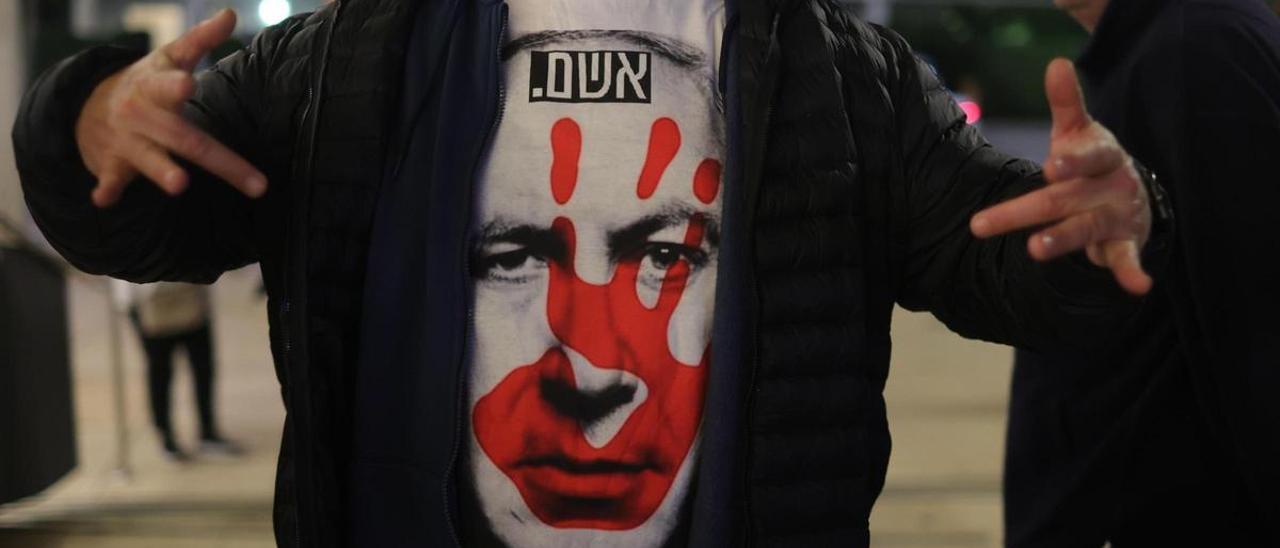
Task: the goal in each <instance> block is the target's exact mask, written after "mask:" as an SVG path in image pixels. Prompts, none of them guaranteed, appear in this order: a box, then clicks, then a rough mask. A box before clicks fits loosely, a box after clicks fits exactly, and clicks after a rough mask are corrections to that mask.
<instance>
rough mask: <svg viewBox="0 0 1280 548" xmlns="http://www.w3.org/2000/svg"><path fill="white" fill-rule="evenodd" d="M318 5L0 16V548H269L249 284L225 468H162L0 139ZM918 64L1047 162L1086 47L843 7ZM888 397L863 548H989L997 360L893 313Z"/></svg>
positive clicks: (966, 6)
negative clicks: (50, 85)
mask: <svg viewBox="0 0 1280 548" xmlns="http://www.w3.org/2000/svg"><path fill="white" fill-rule="evenodd" d="M321 3H323V2H322V1H321V0H235V1H229V0H188V1H185V2H175V1H167V2H159V1H154V2H153V1H136V0H0V120H3V121H4V131H3V132H0V134H2V135H0V546H5V547H8V546H15V547H19V546H20V547H46V546H49V547H53V546H57V547H76V548H79V547H88V546H94V547H101V546H106V547H131V548H133V547H151V546H155V547H224V546H225V547H230V546H236V547H240V546H249V547H252V546H271V545H273V543H272V540H271V525H270V519H271V517H270V516H271V514H270V508H271V494H272V488H273V479H272V478H273V476H274V471H275V458H276V454H277V450H278V446H279V435H280V427H281V423H282V420H283V408H282V405H281V403H280V394H279V386H278V384H277V382H276V379H275V374H274V371H273V368H272V365H271V361H270V356H269V355H268V342H267V331H266V315H265V309H264V303H263V300H262V297H261V296H260V295H259V294H258V287H259V284H260V280H259V274H258V272H257V271H256V269H253V268H249V269H245V270H242V271H237V272H232V273H229V274H228V275H226V276H224V277H223V278H222V280H221V281H219V282H218V284H216V286H215V287H214V288H213V291H212V303H213V318H214V319H213V334H214V347H215V351H214V354H215V359H216V361H217V363H218V372H217V376H216V390H215V393H216V399H217V402H218V405H217V409H218V415H219V419H220V422H221V425H220V426H221V430H222V433H223V434H224V435H225V436H227V437H228V438H229V439H231V440H234V441H235V442H237V443H238V444H239V445H241V446H243V448H244V449H245V450H246V451H245V453H244V454H243V455H240V456H236V457H226V456H224V457H216V458H215V457H207V456H203V455H201V456H197V457H196V458H194V459H192V460H190V461H185V462H175V461H172V460H167V459H165V458H164V454H163V453H162V452H161V451H160V444H159V441H158V439H157V435H156V433H155V431H154V429H153V428H152V426H151V421H150V412H149V409H148V406H147V389H146V378H145V367H146V366H145V361H144V358H143V354H142V350H141V347H140V344H139V342H138V337H137V336H136V334H135V333H134V332H133V329H132V326H131V325H130V323H129V322H128V320H127V319H126V318H124V315H123V314H122V313H121V312H120V311H119V309H118V307H115V306H112V299H111V295H110V291H109V289H108V284H107V283H106V282H105V281H104V280H102V279H97V278H93V277H89V276H85V275H81V274H74V273H71V272H70V271H69V270H68V269H67V267H66V266H65V265H64V264H63V263H62V262H61V261H59V260H58V259H56V258H55V256H54V255H53V254H52V252H51V250H49V249H48V247H47V245H46V244H44V243H43V240H42V239H41V238H40V236H39V234H38V232H37V231H36V230H35V229H34V225H33V223H32V221H31V220H30V218H29V216H28V214H27V212H26V208H25V206H24V205H23V203H22V197H21V193H20V190H19V186H18V181H17V173H16V170H15V168H14V165H13V152H12V144H11V143H10V142H9V127H10V125H11V124H12V121H13V119H14V116H15V111H16V109H17V105H18V102H19V99H20V97H21V93H22V91H23V90H24V89H25V88H26V86H27V84H28V83H29V82H30V81H31V80H32V79H33V78H34V77H36V76H37V75H39V74H40V73H41V72H42V71H44V70H45V69H46V68H48V67H49V66H50V65H51V64H53V63H56V62H57V61H58V60H59V59H61V58H64V57H66V56H68V55H70V54H72V53H74V52H76V51H79V50H81V49H83V48H85V47H87V46H89V45H92V44H98V43H104V42H111V43H120V44H128V45H133V46H139V47H150V46H151V45H156V44H162V43H165V42H167V41H169V40H171V39H173V38H174V37H176V36H178V35H179V34H180V33H181V32H182V30H183V29H184V28H186V27H188V26H190V25H191V24H193V23H194V22H196V21H199V20H200V19H203V18H204V17H205V16H207V15H209V14H211V13H212V12H214V11H216V10H218V9H221V8H224V7H232V8H235V9H237V10H238V12H239V13H240V21H241V25H240V28H239V30H238V33H237V36H236V37H235V40H233V43H229V44H227V45H226V46H224V48H222V52H223V53H226V52H229V51H233V50H234V48H236V47H238V46H239V44H241V43H245V42H247V41H248V40H249V39H250V38H251V37H252V36H253V34H255V33H256V32H257V31H258V30H260V29H261V28H262V27H263V26H265V25H269V24H272V23H274V22H276V21H279V20H280V19H283V18H284V17H286V16H287V15H289V14H291V13H298V12H304V11H309V10H312V9H315V8H316V7H318V6H319V5H320V4H321ZM850 5H851V6H852V7H853V8H854V9H856V10H858V11H859V12H861V13H862V14H863V15H864V17H866V18H868V19H870V20H872V21H875V22H878V23H881V24H887V25H889V26H891V27H893V28H894V29H896V30H897V31H898V32H899V33H901V34H903V35H904V36H906V38H907V39H908V40H909V41H910V42H911V43H912V44H913V45H914V46H915V47H916V48H917V49H918V50H919V52H920V53H921V55H922V56H923V57H925V58H926V59H927V60H929V61H930V63H932V64H933V65H934V67H935V69H936V70H937V72H938V73H939V74H940V75H941V76H942V77H943V78H944V79H945V81H946V82H947V83H948V85H949V86H950V87H951V88H952V90H953V92H954V94H955V96H956V99H957V101H958V102H959V103H960V104H961V105H962V107H963V108H964V109H965V111H966V113H968V115H969V117H970V120H969V121H970V123H973V124H977V125H979V127H980V128H981V130H982V131H983V132H984V133H985V134H986V135H987V137H988V138H989V139H990V140H992V141H993V142H995V143H996V144H997V145H998V146H1000V147H1002V148H1004V149H1005V150H1008V151H1010V152H1012V153H1014V154H1017V155H1020V156H1024V157H1028V158H1033V159H1040V158H1042V157H1043V156H1044V155H1045V153H1046V152H1047V150H1046V148H1047V143H1048V127H1049V126H1048V112H1047V108H1046V106H1045V102H1044V96H1043V89H1042V80H1043V70H1044V67H1045V65H1046V64H1047V63H1048V61H1049V60H1050V59H1051V58H1052V57H1055V56H1073V55H1074V54H1075V53H1076V52H1077V51H1078V50H1079V48H1080V47H1081V46H1082V45H1083V43H1084V41H1085V35H1084V33H1083V31H1081V30H1080V29H1079V28H1078V27H1077V26H1076V25H1075V23H1074V22H1072V21H1070V20H1069V19H1068V18H1067V17H1066V16H1065V15H1063V14H1061V13H1059V12H1057V11H1056V10H1055V9H1054V8H1053V7H1052V5H1051V3H1050V2H1049V0H973V1H954V0H877V1H869V2H852V3H850ZM894 342H895V349H894V359H893V362H894V363H893V369H892V374H891V376H890V382H889V386H888V389H887V398H888V403H889V413H890V421H891V425H892V430H893V435H894V450H893V458H892V461H891V464H890V471H889V478H888V484H887V486H886V487H885V491H884V494H883V496H882V497H881V498H880V501H879V504H878V505H877V507H876V510H875V514H874V515H873V517H872V531H873V544H874V545H876V546H882V547H957V548H964V547H994V546H999V545H1000V540H1001V539H1000V536H1001V535H1000V528H1001V516H1000V469H1001V460H1002V454H1003V434H1004V428H1005V418H1004V417H1005V407H1006V404H1007V390H1008V384H1009V371H1010V360H1011V353H1010V351H1009V350H1008V349H1007V348H1003V347H997V346H993V345H986V344H981V343H974V342H969V341H964V340H961V339H960V338H958V337H956V336H954V335H952V334H950V333H949V332H947V330H946V329H945V328H944V327H942V326H941V325H940V324H938V323H937V322H936V321H934V320H933V319H932V318H931V317H928V316H924V315H917V314H909V313H906V312H903V311H899V312H898V317H897V318H896V321H895V324H894ZM185 365H186V362H185V360H184V359H179V363H178V366H177V367H176V370H175V371H176V376H175V385H174V389H173V396H174V399H173V406H172V408H173V417H174V422H175V425H174V426H175V430H176V432H177V437H178V439H177V442H178V443H179V445H184V446H187V447H191V446H194V444H195V443H196V440H195V437H196V436H197V427H196V413H195V405H194V403H193V401H192V400H193V399H194V396H193V390H192V378H191V375H190V372H189V368H187V367H185Z"/></svg>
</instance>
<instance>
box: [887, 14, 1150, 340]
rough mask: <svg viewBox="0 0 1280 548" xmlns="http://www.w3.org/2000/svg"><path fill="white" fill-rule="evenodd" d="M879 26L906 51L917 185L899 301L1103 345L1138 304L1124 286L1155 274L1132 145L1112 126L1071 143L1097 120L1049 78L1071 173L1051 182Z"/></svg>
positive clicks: (902, 118) (964, 328)
mask: <svg viewBox="0 0 1280 548" xmlns="http://www.w3.org/2000/svg"><path fill="white" fill-rule="evenodd" d="M882 32H883V33H884V35H883V36H884V39H885V41H886V43H887V44H889V48H890V50H891V51H892V52H894V54H895V55H896V57H891V59H892V62H893V63H894V64H893V65H892V66H891V67H890V70H889V72H890V74H891V75H893V76H895V77H896V81H895V83H896V89H893V90H891V93H893V94H894V97H895V99H894V105H895V108H896V114H897V122H898V129H899V138H900V140H901V141H900V144H899V146H900V147H901V151H902V161H903V169H904V172H905V174H904V175H905V181H906V184H907V188H906V189H905V192H904V193H903V199H902V204H901V207H899V208H897V210H896V211H898V212H899V214H900V215H903V217H904V219H903V221H902V223H903V235H902V239H901V241H900V243H901V245H902V249H903V259H904V260H903V272H902V278H901V283H902V285H901V286H900V288H899V293H898V302H899V304H901V305H902V306H903V307H905V308H907V309H910V310H916V311H922V310H927V311H929V312H932V313H933V314H934V315H935V316H937V317H938V318H939V319H940V320H942V321H943V322H944V323H945V324H946V325H947V326H948V327H949V328H951V329H952V330H953V331H956V332H957V333H959V334H961V335H964V336H966V337H970V338H978V339H984V340H988V341H993V342H998V343H1003V344H1010V345H1016V346H1022V347H1027V348H1032V349H1043V350H1049V349H1068V350H1077V349H1088V348H1094V347H1097V346H1100V345H1103V344H1105V343H1106V342H1107V340H1106V339H1107V335H1108V334H1109V333H1111V332H1113V330H1114V328H1115V327H1116V326H1118V325H1119V324H1121V323H1122V322H1124V321H1126V320H1127V319H1128V318H1129V317H1130V316H1131V315H1132V312H1133V311H1134V310H1136V308H1137V305H1138V302H1139V301H1138V299H1136V298H1135V297H1133V296H1131V295H1129V294H1126V291H1125V290H1126V289H1128V291H1129V292H1132V293H1144V292H1145V291H1146V289H1147V287H1149V284H1150V280H1149V278H1147V277H1146V274H1145V272H1144V271H1143V270H1142V268H1141V266H1140V265H1139V260H1138V257H1137V253H1138V251H1139V248H1140V247H1141V246H1142V245H1143V243H1145V239H1146V236H1147V228H1148V227H1149V224H1148V223H1149V222H1150V219H1151V215H1150V211H1149V209H1148V208H1149V206H1148V201H1147V190H1146V188H1145V187H1144V184H1143V181H1141V180H1140V179H1141V175H1139V173H1138V170H1136V169H1134V168H1132V167H1129V165H1130V164H1129V159H1128V156H1127V155H1125V154H1124V153H1123V150H1121V149H1119V147H1118V145H1115V143H1114V139H1113V138H1110V135H1109V134H1105V135H1104V137H1106V138H1110V139H1111V140H1110V141H1109V142H1108V141H1106V139H1101V140H1096V142H1097V143H1101V144H1100V145H1099V146H1096V147H1093V148H1090V147H1084V148H1083V149H1081V147H1079V146H1078V143H1067V142H1065V141H1066V140H1068V139H1070V138H1073V137H1071V134H1070V132H1069V131H1068V130H1066V129H1063V128H1064V127H1068V128H1075V127H1077V126H1079V127H1081V128H1083V127H1085V126H1087V125H1088V124H1089V123H1092V122H1091V120H1088V117H1087V115H1084V114H1083V111H1082V106H1080V107H1079V108H1080V109H1081V110H1080V111H1078V112H1077V111H1074V110H1071V108H1076V107H1075V106H1072V107H1070V108H1066V107H1063V105H1062V104H1061V103H1064V102H1069V101H1063V98H1064V97H1065V96H1066V95H1067V94H1064V93H1063V94H1059V96H1058V97H1055V96H1054V92H1053V91H1051V92H1050V102H1051V103H1056V104H1054V107H1055V108H1054V110H1055V130H1054V139H1055V145H1054V146H1055V148H1057V149H1059V150H1058V151H1056V152H1055V154H1056V157H1058V158H1063V159H1064V163H1063V164H1062V165H1059V166H1055V169H1056V171H1057V172H1058V174H1059V175H1065V176H1060V177H1057V180H1056V181H1052V180H1049V181H1047V180H1046V176H1045V173H1044V172H1043V171H1042V170H1041V169H1040V168H1039V167H1038V166H1036V165H1035V164H1034V163H1032V162H1029V161H1026V160H1020V159H1016V158H1013V157H1010V156H1008V155H1005V154H1003V153H1001V152H1000V151H997V150H996V149H995V148H993V147H992V146H991V145H990V144H989V143H988V142H987V141H986V140H985V139H984V138H983V137H982V136H981V134H980V133H979V132H978V131H977V130H976V129H974V128H973V127H972V126H970V125H968V124H967V123H966V121H965V114H964V112H963V111H961V110H960V109H959V108H958V107H957V106H956V105H955V102H954V100H953V99H952V98H951V96H950V94H949V93H948V92H947V91H946V90H945V89H944V88H943V86H942V84H941V83H940V82H939V81H938V79H937V77H936V76H935V75H934V74H933V71H932V70H931V69H930V68H929V67H928V66H927V65H925V64H924V63H923V62H921V61H919V60H918V59H916V58H915V56H914V55H913V54H912V53H911V51H910V49H909V47H908V46H907V45H906V43H905V41H903V40H902V39H901V38H900V37H898V36H897V35H895V34H893V33H892V32H890V31H882ZM1054 70H1059V71H1061V70H1062V69H1061V67H1057V68H1055V67H1051V68H1050V73H1051V74H1050V76H1049V79H1050V80H1052V79H1054V78H1057V77H1058V76H1056V75H1053V74H1052V73H1053V72H1054ZM1070 85H1071V86H1072V87H1074V86H1075V82H1074V78H1072V79H1071V81H1070ZM1073 91H1075V90H1073ZM1077 93H1078V91H1077ZM1077 100H1078V97H1077ZM1102 131H1103V132H1104V133H1105V130H1102ZM1107 147H1113V148H1114V150H1105V152H1106V154H1105V155H1098V154H1096V152H1097V151H1096V150H1094V149H1099V150H1101V149H1104V148H1107ZM1100 156H1108V157H1106V158H1101V157H1100ZM1121 160H1122V161H1123V163H1120V162H1121ZM1100 162H1108V163H1107V164H1106V165H1107V167H1097V166H1100V165H1102V164H1101V163H1100ZM1110 162H1116V163H1115V165H1114V166H1112V165H1111V163H1110ZM1095 167H1097V169H1095ZM1067 170H1074V171H1075V172H1076V173H1074V174H1071V173H1067ZM1147 182H1148V183H1150V181H1147ZM1047 183H1051V184H1047ZM1108 204H1118V205H1117V206H1112V205H1108ZM1118 217H1124V219H1119V220H1118ZM1120 225H1126V226H1124V227H1121V226H1120ZM1129 230H1132V233H1130V232H1128V231H1129ZM975 232H977V233H979V235H980V236H982V237H978V236H975ZM1046 236H1047V237H1048V238H1046ZM1158 244H1160V245H1162V244H1163V242H1158ZM1083 250H1087V251H1088V258H1086V256H1085V255H1086V254H1085V253H1082V252H1079V251H1083Z"/></svg>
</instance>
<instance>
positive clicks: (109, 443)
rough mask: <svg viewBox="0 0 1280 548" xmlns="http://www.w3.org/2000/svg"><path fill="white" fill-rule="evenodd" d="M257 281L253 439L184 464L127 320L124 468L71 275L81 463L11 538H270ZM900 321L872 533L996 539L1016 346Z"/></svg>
mask: <svg viewBox="0 0 1280 548" xmlns="http://www.w3.org/2000/svg"><path fill="white" fill-rule="evenodd" d="M256 284H257V273H256V271H253V270H244V271H240V272H235V273H231V274H229V275H227V276H226V277H224V279H223V281H221V282H219V284H218V286H217V287H216V289H215V295H216V302H217V306H218V322H217V326H216V329H217V335H218V346H217V351H218V352H219V354H220V356H219V357H220V360H219V361H220V368H221V369H220V370H219V372H218V375H219V376H218V379H217V382H218V399H219V403H220V408H219V414H220V416H221V419H222V423H223V426H224V429H225V430H226V432H227V433H228V434H229V435H230V436H233V437H234V438H235V439H236V440H238V441H240V442H242V443H244V444H245V445H247V446H248V447H249V448H250V450H251V452H250V454H249V455H248V456H247V457H245V458H242V459H239V460H215V459H201V460H198V461H196V462H193V463H190V464H185V465H178V464H173V463H169V462H166V461H164V460H162V459H161V458H160V455H159V452H158V451H157V449H156V439H155V436H154V434H153V433H152V432H151V430H150V427H149V426H148V423H147V417H148V415H147V410H146V408H145V401H144V389H143V372H142V369H141V365H140V364H141V361H140V356H139V350H138V347H137V344H136V342H135V340H134V339H133V338H132V334H131V333H130V332H127V331H126V333H125V334H126V337H125V339H126V340H125V343H126V344H125V347H124V348H125V351H126V353H125V357H126V361H127V363H128V364H129V365H128V390H127V394H128V401H129V405H128V409H127V418H128V424H129V433H130V440H131V441H130V444H129V449H130V454H131V456H132V465H133V466H132V467H133V473H132V475H131V476H130V477H128V478H125V477H122V476H121V475H119V474H117V473H115V472H114V468H115V447H116V446H115V443H114V438H113V430H112V428H111V425H112V413H111V405H110V389H109V388H110V376H109V369H108V366H107V363H108V362H107V359H108V356H109V352H108V348H109V346H108V344H107V335H106V334H107V330H106V328H105V325H106V315H107V312H106V311H105V309H104V307H105V302H106V301H105V299H104V296H103V295H102V294H101V292H100V291H98V290H97V289H96V288H95V287H94V284H92V283H89V282H87V281H85V280H78V281H75V282H73V283H72V284H71V291H70V297H71V298H70V301H71V306H72V312H73V315H72V317H73V326H72V331H73V345H74V352H73V357H74V359H75V366H74V368H75V382H76V387H75V397H76V407H77V416H78V420H79V422H78V428H79V432H78V440H79V444H80V462H81V465H80V467H79V468H78V469H77V470H76V471H75V472H74V473H72V474H71V475H70V476H69V477H67V478H66V479H65V480H63V481H62V482H60V483H59V484H57V485H56V486H55V487H53V488H52V489H50V490H49V491H48V492H46V493H45V494H43V495H41V496H39V497H36V498H34V499H31V500H28V501H24V502H22V503H19V504H15V505H10V506H8V507H3V508H0V547H22V548H28V547H31V548H45V547H59V548H87V547H95V548H100V547H107V548H126V547H127V548H151V547H155V548H160V547H164V548H170V547H178V548H230V547H237V548H239V547H248V548H254V547H259V546H262V547H266V546H271V545H272V543H271V536H270V505H271V486H272V484H271V478H272V475H273V473H274V468H275V456H276V450H277V447H278V443H279V429H280V424H281V420H282V417H283V410H282V408H281V405H280V399H279V391H278V385H277V384H276V381H275V377H274V371H273V369H272V367H271V364H270V360H269V357H268V354H267V338H266V329H265V316H264V309H263V305H262V303H261V301H259V300H258V299H257V298H256V297H255V296H254V291H253V290H254V287H255V285H256ZM894 335H895V337H894V338H895V341H896V343H895V351H894V363H893V370H892V374H891V378H890V382H889V386H888V389H887V397H888V401H889V417H890V421H891V424H892V426H893V433H894V451H893V460H892V463H891V466H890V471H889V479H888V484H887V486H886V488H885V492H884V495H883V496H882V497H881V498H880V502H879V504H878V505H877V507H876V510H875V513H874V514H873V516H872V530H873V544H874V545H875V546H877V547H884V548H934V547H952V548H987V547H995V546H998V545H999V541H1000V507H999V502H1000V500H999V470H1000V455H1001V453H1002V451H1003V447H1002V445H1003V444H1002V434H1003V430H1004V410H1005V402H1006V391H1007V387H1008V382H1009V351H1008V350H1007V349H1005V348H1001V347H996V346H992V345H985V344H979V343H973V342H968V341H963V340H961V339H959V338H958V337H956V336H954V335H951V334H950V333H948V332H947V331H946V329H945V328H944V327H942V326H941V325H939V324H938V323H937V322H935V321H934V320H933V319H932V318H930V317H929V316H925V315H917V314H908V313H905V312H901V311H900V312H899V315H898V317H897V318H896V323H895V328H894ZM179 369H180V370H182V369H184V368H179ZM174 409H175V421H176V422H177V424H178V428H179V429H180V431H181V432H182V433H183V434H184V439H185V440H186V442H187V443H188V444H191V443H192V442H193V439H192V438H193V436H194V435H195V424H194V423H195V411H194V407H193V406H192V403H191V397H190V379H189V377H188V376H187V375H186V372H185V371H182V372H181V373H179V375H178V376H177V379H176V384H175V402H174Z"/></svg>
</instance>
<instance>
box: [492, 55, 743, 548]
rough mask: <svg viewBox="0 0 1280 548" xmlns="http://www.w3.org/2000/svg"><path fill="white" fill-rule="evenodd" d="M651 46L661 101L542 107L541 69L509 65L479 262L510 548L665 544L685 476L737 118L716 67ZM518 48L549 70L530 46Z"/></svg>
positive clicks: (504, 533) (496, 501)
mask: <svg viewBox="0 0 1280 548" xmlns="http://www.w3.org/2000/svg"><path fill="white" fill-rule="evenodd" d="M555 49H559V50H582V51H605V50H637V49H638V47H637V46H636V45H634V44H630V43H627V44H622V43H616V42H614V41H610V40H607V39H605V40H591V41H580V42H573V43H571V44H569V45H565V44H558V45H557V47H555ZM534 51H537V48H534ZM580 59H583V60H587V61H586V62H587V63H588V67H589V66H590V65H589V63H590V60H589V59H590V57H589V56H583V57H581V58H580ZM646 59H647V64H648V66H647V70H649V71H651V73H650V74H649V75H648V77H649V78H651V79H652V80H651V82H652V83H651V88H652V89H651V95H652V97H651V98H650V99H649V100H650V103H648V104H637V103H634V102H630V103H629V102H596V103H583V102H577V103H570V102H565V103H556V102H549V101H530V100H529V99H531V98H533V95H534V94H533V93H530V97H525V96H524V90H526V89H528V86H530V82H529V81H528V75H529V71H524V70H511V71H509V72H508V74H510V75H511V78H510V79H509V80H508V81H507V90H508V96H509V97H511V99H510V100H509V101H508V103H507V106H506V115H505V117H504V120H503V123H502V125H501V126H500V127H499V129H498V132H497V134H496V136H495V138H494V143H493V148H492V153H491V156H490V159H489V163H488V165H487V166H486V169H485V170H484V173H483V176H482V180H481V182H480V184H481V185H482V187H481V188H482V189H483V191H482V195H481V198H480V199H479V200H478V202H479V204H478V208H477V215H478V218H479V219H480V229H479V230H480V233H479V235H478V237H477V238H476V245H475V249H474V251H473V256H472V264H471V271H472V275H473V278H474V282H475V304H474V306H475V308H474V311H475V324H474V326H473V329H474V333H475V342H476V345H475V352H474V358H473V361H472V370H471V377H470V381H471V384H470V394H471V396H470V402H471V409H472V412H471V421H472V423H471V428H470V431H471V434H472V436H471V444H470V450H471V463H472V475H473V479H474V481H475V482H476V489H475V491H476V493H477V496H478V498H479V502H480V505H481V509H482V511H483V512H484V514H485V515H486V516H487V517H488V518H489V520H490V522H491V524H492V526H493V528H494V531H495V533H497V534H498V536H499V537H500V538H503V539H504V540H507V541H508V542H510V543H513V544H517V543H518V544H520V545H566V544H567V543H572V542H574V541H575V539H588V538H591V536H592V535H596V534H598V532H599V531H602V530H603V531H612V532H615V533H614V536H610V537H609V539H610V542H614V543H618V545H627V544H629V543H631V542H634V543H646V544H647V543H652V542H653V539H655V538H657V539H661V538H664V537H665V536H666V534H668V533H669V531H670V529H671V528H672V527H674V525H675V522H676V515H677V513H678V510H679V505H680V504H681V502H682V498H683V496H684V494H685V493H686V492H687V490H688V484H689V481H690V475H691V469H692V462H693V461H694V454H695V452H696V445H697V444H696V440H697V435H698V428H699V425H700V422H701V417H702V401H703V392H704V390H705V384H706V378H707V369H708V360H707V358H708V356H709V353H710V347H709V343H710V333H709V329H710V325H711V317H710V315H711V311H712V305H713V297H714V291H715V269H716V260H717V249H718V245H717V244H718V240H719V216H720V210H719V206H720V180H721V176H720V175H721V163H720V154H721V152H720V151H721V150H722V149H723V144H722V139H723V128H722V126H721V123H722V122H721V116H722V115H721V114H720V112H719V111H718V110H717V109H716V108H715V106H714V103H713V99H712V97H711V94H710V92H709V89H710V76H709V75H708V74H706V73H705V72H703V71H702V69H701V67H695V68H688V67H684V66H680V65H679V64H676V63H673V62H671V61H670V60H668V59H666V58H664V57H662V56H660V55H657V54H653V55H647V56H646ZM507 62H508V63H517V64H518V65H517V66H523V65H524V64H528V65H533V66H535V67H539V68H541V66H540V65H538V61H536V60H534V59H533V55H531V52H530V51H522V52H520V53H517V54H516V55H515V56H513V57H512V58H511V59H510V60H508V61H507ZM596 62H597V63H598V64H602V63H601V61H596ZM543 66H544V65H543ZM588 67H584V68H583V69H582V70H583V71H584V72H583V74H587V72H586V71H589V70H592V69H590V68H588ZM606 72H607V69H606ZM628 538H630V539H632V541H628V540H627V539H628ZM517 541H518V542H517Z"/></svg>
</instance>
